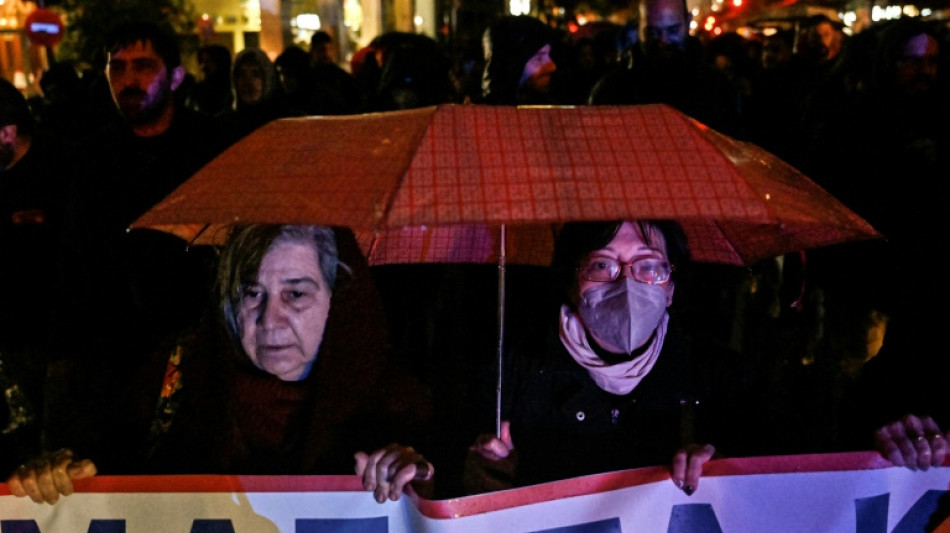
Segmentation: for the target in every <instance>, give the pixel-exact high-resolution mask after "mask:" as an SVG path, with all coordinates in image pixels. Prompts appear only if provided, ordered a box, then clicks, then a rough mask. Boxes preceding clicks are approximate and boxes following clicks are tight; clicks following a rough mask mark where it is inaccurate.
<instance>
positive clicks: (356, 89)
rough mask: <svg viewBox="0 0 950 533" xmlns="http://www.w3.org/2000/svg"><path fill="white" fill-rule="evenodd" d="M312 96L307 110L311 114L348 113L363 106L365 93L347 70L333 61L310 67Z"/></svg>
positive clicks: (356, 110)
mask: <svg viewBox="0 0 950 533" xmlns="http://www.w3.org/2000/svg"><path fill="white" fill-rule="evenodd" d="M311 80H312V82H313V85H312V87H311V88H310V90H311V91H312V93H311V94H312V97H311V98H310V99H309V102H310V106H309V107H308V108H307V112H309V113H310V114H313V115H349V114H353V113H359V112H360V111H361V110H362V109H363V107H364V105H365V104H364V98H365V95H364V94H363V92H362V89H361V87H360V85H359V83H358V82H357V81H356V78H354V77H353V76H352V75H351V74H350V73H349V72H347V71H345V70H343V69H342V68H340V67H339V66H337V65H335V64H333V63H320V64H318V65H314V66H313V67H312V74H311Z"/></svg>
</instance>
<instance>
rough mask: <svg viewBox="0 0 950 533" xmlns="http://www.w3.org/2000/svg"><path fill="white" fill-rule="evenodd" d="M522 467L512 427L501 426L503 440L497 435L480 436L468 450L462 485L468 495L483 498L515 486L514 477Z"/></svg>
mask: <svg viewBox="0 0 950 533" xmlns="http://www.w3.org/2000/svg"><path fill="white" fill-rule="evenodd" d="M517 465H518V457H517V454H516V453H515V445H514V444H513V443H512V441H511V423H510V422H508V421H504V422H502V423H501V437H500V438H499V437H497V436H496V435H493V434H488V433H486V434H483V435H479V436H478V438H477V439H476V440H475V444H472V445H471V446H469V448H468V456H467V457H466V458H465V471H464V472H463V474H462V484H463V485H464V487H465V491H466V492H467V493H468V494H481V493H484V492H494V491H497V490H505V489H510V488H512V487H513V486H514V474H515V469H516V467H517Z"/></svg>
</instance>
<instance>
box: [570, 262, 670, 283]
mask: <svg viewBox="0 0 950 533" xmlns="http://www.w3.org/2000/svg"><path fill="white" fill-rule="evenodd" d="M624 267H630V274H631V276H632V277H633V280H634V281H638V282H640V283H646V284H647V285H659V284H661V283H666V282H667V281H669V280H670V275H671V274H672V273H673V265H671V264H670V262H669V261H667V260H666V259H655V258H652V257H645V258H643V259H637V260H636V261H633V262H630V263H621V262H620V261H617V260H616V259H610V258H608V257H592V258H591V259H590V260H589V261H588V262H587V264H586V265H584V266H581V267H578V269H577V270H578V271H579V272H581V275H582V276H584V279H586V280H588V281H597V282H607V281H614V280H616V279H617V278H619V277H620V274H622V273H623V269H624Z"/></svg>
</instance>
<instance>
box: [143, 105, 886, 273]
mask: <svg viewBox="0 0 950 533" xmlns="http://www.w3.org/2000/svg"><path fill="white" fill-rule="evenodd" d="M618 219H672V220H677V221H679V222H680V223H681V224H682V225H683V228H684V229H685V231H686V234H687V236H688V238H689V243H690V249H691V251H692V254H693V257H694V259H695V260H697V261H704V262H714V263H724V264H734V265H749V264H752V263H755V262H757V261H759V260H761V259H765V258H768V257H775V256H778V255H782V254H784V253H787V252H792V251H797V250H804V249H810V248H817V247H824V246H829V245H833V244H837V243H843V242H848V241H854V240H863V239H871V238H878V237H880V235H879V234H878V233H877V232H876V231H875V230H874V228H872V227H871V226H870V225H869V224H868V223H867V222H866V221H864V220H863V219H862V218H860V217H859V216H858V215H857V214H855V213H853V212H852V211H850V210H849V209H848V208H847V207H845V206H844V205H843V204H841V202H839V201H838V200H837V199H835V198H834V197H833V196H831V195H830V194H829V193H827V192H826V191H825V190H824V189H822V188H821V187H820V186H818V185H817V184H816V183H814V182H813V181H811V180H810V179H809V178H808V177H806V176H805V175H803V174H802V173H800V172H799V171H797V170H796V169H794V168H793V167H791V166H790V165H788V164H787V163H785V162H784V161H782V160H780V159H779V158H777V157H775V156H774V155H772V154H770V153H768V152H766V151H765V150H763V149H761V148H759V147H757V146H755V145H753V144H750V143H746V142H741V141H738V140H735V139H732V138H730V137H728V136H726V135H723V134H721V133H719V132H717V131H715V130H712V129H710V128H708V127H706V126H705V125H703V124H701V123H699V122H697V121H695V120H693V119H691V118H689V117H688V116H686V115H684V114H682V113H680V112H679V111H676V110H675V109H673V108H671V107H668V106H665V105H659V104H657V105H642V106H579V107H546V106H545V107H510V106H483V105H442V106H436V107H427V108H421V109H413V110H406V111H393V112H386V113H372V114H364V115H349V116H326V117H323V116H320V117H305V118H288V119H281V120H277V121H274V122H271V123H269V124H267V125H266V126H264V127H262V128H260V129H259V130H257V131H255V132H254V133H252V134H251V135H249V136H248V137H246V138H244V139H243V140H241V141H239V142H238V143H236V144H235V145H234V146H232V147H231V148H229V149H228V150H226V151H225V152H223V153H222V154H221V155H220V156H218V157H217V158H216V159H215V160H213V161H212V162H211V163H209V164H208V165H207V166H205V167H204V168H203V169H201V170H200V171H199V172H198V173H197V174H195V175H194V176H193V177H192V178H191V179H189V180H188V181H187V182H186V183H184V184H183V185H182V186H181V187H179V188H178V189H177V190H175V191H174V192H173V193H172V194H171V195H169V196H168V197H167V198H166V199H165V200H163V201H162V202H161V203H159V204H158V205H156V206H155V207H154V208H153V209H151V210H150V211H149V212H148V213H146V214H145V215H143V216H142V217H141V218H140V219H139V220H138V221H136V222H135V224H133V227H150V228H153V229H160V230H165V231H170V232H172V233H175V234H177V235H179V236H181V237H183V238H185V239H186V240H188V241H191V242H195V243H209V242H211V243H213V242H219V241H220V240H222V236H223V234H224V231H225V228H226V227H227V226H228V225H229V224H233V223H250V222H260V223H286V224H302V223H307V224H324V225H332V226H347V227H350V228H351V229H353V230H354V232H355V233H356V234H357V236H358V238H359V239H360V241H361V245H362V246H363V248H364V251H365V252H366V253H367V256H368V258H369V261H370V263H371V264H386V263H413V262H485V263H493V262H496V261H497V260H498V256H499V238H500V237H499V228H501V227H502V225H504V227H505V228H506V231H507V233H506V235H507V237H506V246H507V248H508V252H507V260H508V262H514V263H524V264H546V263H547V262H548V261H549V259H550V256H551V246H552V242H553V239H552V236H553V235H554V232H555V230H556V228H557V226H558V225H559V224H562V223H564V222H569V221H580V220H618Z"/></svg>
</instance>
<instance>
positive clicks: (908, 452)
mask: <svg viewBox="0 0 950 533" xmlns="http://www.w3.org/2000/svg"><path fill="white" fill-rule="evenodd" d="M874 442H875V445H876V446H877V450H878V451H879V452H881V455H883V456H884V457H886V458H887V459H888V460H889V461H890V462H892V463H894V465H896V466H906V467H907V468H910V469H911V470H917V469H918V468H919V469H921V470H927V469H928V468H930V467H931V466H940V465H942V464H943V461H944V459H946V457H947V436H944V434H943V432H942V431H940V427H939V426H938V425H937V423H936V422H934V419H932V418H930V417H929V416H924V417H920V418H918V417H916V416H914V415H906V416H904V418H901V419H900V420H896V421H894V422H891V423H890V424H887V425H886V426H884V427H882V428H879V429H878V430H877V431H875V432H874Z"/></svg>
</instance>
